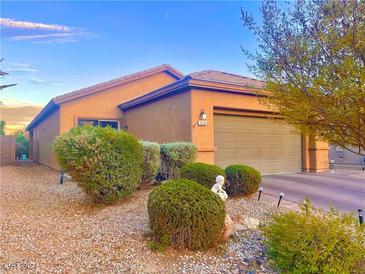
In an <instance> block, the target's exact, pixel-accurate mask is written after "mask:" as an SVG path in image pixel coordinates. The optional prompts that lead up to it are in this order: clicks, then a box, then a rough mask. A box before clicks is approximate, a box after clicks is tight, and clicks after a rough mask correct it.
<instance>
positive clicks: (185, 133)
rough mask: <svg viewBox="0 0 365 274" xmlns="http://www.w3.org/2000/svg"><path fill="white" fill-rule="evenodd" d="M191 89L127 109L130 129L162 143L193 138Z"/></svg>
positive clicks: (149, 139) (142, 136) (138, 135)
mask: <svg viewBox="0 0 365 274" xmlns="http://www.w3.org/2000/svg"><path fill="white" fill-rule="evenodd" d="M190 106H191V96H190V92H185V93H181V94H178V95H175V96H170V97H167V98H164V99H161V100H158V101H156V102H152V103H149V104H146V105H143V106H140V107H138V108H135V109H131V110H128V111H126V113H125V118H126V121H127V125H128V131H129V132H131V133H133V134H134V135H135V136H136V137H138V138H140V139H144V140H148V141H155V142H159V143H166V142H174V141H191V122H190V121H191V117H190V113H191V111H190Z"/></svg>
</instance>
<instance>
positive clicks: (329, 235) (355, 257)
mask: <svg viewBox="0 0 365 274" xmlns="http://www.w3.org/2000/svg"><path fill="white" fill-rule="evenodd" d="M364 228H365V227H364V226H362V227H360V225H359V224H358V221H357V220H356V219H355V218H354V217H353V216H351V215H346V214H343V215H340V214H339V213H338V212H337V211H335V210H331V211H330V212H327V213H326V212H323V211H317V212H313V210H312V208H311V207H310V206H307V208H304V207H303V208H302V211H300V212H297V211H291V212H287V213H284V214H276V215H274V216H273V221H272V222H271V223H270V224H268V225H267V226H266V227H264V228H263V231H264V235H265V236H266V239H267V240H266V242H267V245H268V254H269V257H270V258H271V259H272V260H273V262H274V263H275V265H276V267H277V268H278V270H279V271H280V272H281V273H303V274H304V273H363V271H364V269H363V268H362V269H361V265H363V266H364V265H365V233H364V232H365V230H364Z"/></svg>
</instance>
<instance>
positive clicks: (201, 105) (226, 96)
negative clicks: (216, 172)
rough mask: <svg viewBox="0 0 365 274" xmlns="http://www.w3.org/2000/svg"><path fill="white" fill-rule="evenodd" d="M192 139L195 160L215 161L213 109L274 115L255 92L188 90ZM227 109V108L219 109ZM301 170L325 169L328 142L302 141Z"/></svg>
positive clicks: (326, 165) (256, 114) (250, 114)
mask: <svg viewBox="0 0 365 274" xmlns="http://www.w3.org/2000/svg"><path fill="white" fill-rule="evenodd" d="M191 102H192V106H191V117H192V121H191V123H192V142H193V143H194V144H196V145H197V146H198V158H197V161H201V162H206V163H210V164H214V151H215V147H214V133H213V130H214V129H213V123H214V120H213V118H214V115H213V114H214V113H224V112H226V113H232V114H235V115H244V116H277V114H272V113H270V110H269V109H268V108H267V107H266V106H265V105H264V104H262V100H260V99H259V97H256V96H250V95H242V94H233V93H223V92H212V91H207V90H197V89H195V90H192V91H191ZM222 109H226V110H222ZM202 111H204V112H205V113H206V114H207V122H208V125H207V126H198V125H197V122H198V120H199V116H200V113H201V112H202ZM303 170H304V171H308V172H321V171H326V170H328V144H326V143H323V142H318V141H315V142H312V144H311V145H309V143H308V137H307V138H306V139H305V140H304V142H303Z"/></svg>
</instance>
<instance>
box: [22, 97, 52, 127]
mask: <svg viewBox="0 0 365 274" xmlns="http://www.w3.org/2000/svg"><path fill="white" fill-rule="evenodd" d="M58 107H59V105H58V104H56V103H55V102H54V100H53V99H52V100H51V101H49V102H48V104H47V105H46V106H45V107H44V108H43V109H42V110H41V112H39V113H38V114H37V116H36V117H34V119H33V120H32V121H31V122H30V123H29V125H28V126H27V127H26V128H25V129H26V130H27V131H30V130H32V129H33V128H34V127H36V126H37V125H38V124H39V123H41V122H42V121H43V120H44V119H45V118H46V116H47V115H48V114H50V113H52V112H53V111H54V110H56V109H57V108H58Z"/></svg>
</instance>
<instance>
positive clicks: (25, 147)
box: [15, 130, 29, 157]
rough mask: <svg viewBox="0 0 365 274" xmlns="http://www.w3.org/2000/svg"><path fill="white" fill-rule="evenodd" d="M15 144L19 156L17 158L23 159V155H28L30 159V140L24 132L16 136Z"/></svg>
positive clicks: (21, 131)
mask: <svg viewBox="0 0 365 274" xmlns="http://www.w3.org/2000/svg"><path fill="white" fill-rule="evenodd" d="M15 143H16V155H17V157H21V156H22V155H23V154H26V155H27V157H28V155H29V140H28V139H27V137H26V136H25V132H24V131H23V130H20V131H18V132H17V133H16V134H15Z"/></svg>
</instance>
